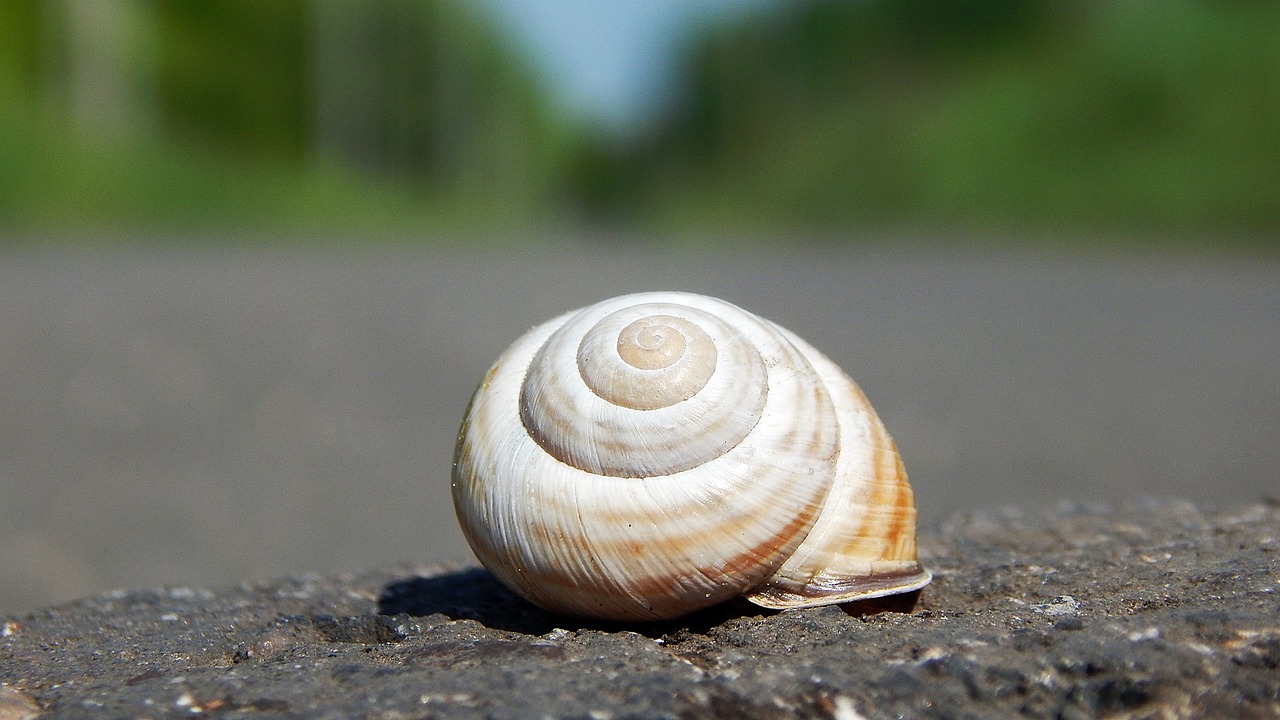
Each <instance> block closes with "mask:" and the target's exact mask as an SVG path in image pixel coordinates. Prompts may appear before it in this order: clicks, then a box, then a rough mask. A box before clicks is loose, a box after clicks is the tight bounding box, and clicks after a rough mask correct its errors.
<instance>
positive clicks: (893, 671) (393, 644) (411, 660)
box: [0, 502, 1280, 720]
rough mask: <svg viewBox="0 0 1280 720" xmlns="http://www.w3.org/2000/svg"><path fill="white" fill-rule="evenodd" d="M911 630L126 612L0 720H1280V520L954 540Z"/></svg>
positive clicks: (131, 596)
mask: <svg viewBox="0 0 1280 720" xmlns="http://www.w3.org/2000/svg"><path fill="white" fill-rule="evenodd" d="M922 549H923V555H924V558H925V561H926V563H927V564H928V565H929V566H930V567H931V568H932V569H933V571H934V572H935V574H936V579H935V581H934V583H933V584H932V585H930V586H929V587H928V588H926V589H925V591H924V592H923V594H922V595H921V596H920V598H919V601H918V603H916V605H915V607H914V608H911V607H909V603H903V602H898V603H896V605H895V604H886V605H882V606H880V607H870V606H862V607H857V608H839V607H827V608H818V609H810V610H802V611H792V612H784V613H769V612H765V611H762V610H759V609H752V608H750V607H747V606H738V605H728V606H722V607H719V608H714V609H712V610H709V611H706V612H703V613H700V614H697V615H694V616H690V617H687V618H684V619H681V620H677V621H672V622H667V623H662V624H652V625H631V626H610V625H599V624H584V623H581V622H578V621H575V620H571V619H567V618H561V617H556V616H553V615H549V614H547V613H544V612H542V611H540V610H537V609H535V608H533V607H531V606H529V605H527V604H525V603H523V602H522V601H520V600H518V599H516V598H514V597H513V596H512V595H510V594H509V593H508V592H506V591H505V590H503V589H502V588H501V587H499V586H498V585H497V584H496V583H495V582H494V581H493V580H492V578H491V577H490V576H489V575H488V574H487V573H485V572H484V571H483V570H479V569H476V568H465V567H463V568H456V569H448V568H425V567H420V568H411V567H404V568H391V569H387V570H381V571H376V572H370V573H367V574H362V575H356V576H345V577H322V576H314V577H301V578H293V579H287V580H280V581H276V582H270V583H265V584H260V585H253V586H243V587H240V588H237V589H229V590H220V591H209V590H195V589H188V588H170V589H163V590H147V591H134V592H119V593H115V594H111V595H105V596H100V597H94V598H90V599H86V600H82V601H78V602H73V603H70V604H66V605H61V606H58V607H53V608H49V609H45V610H41V611H37V612H33V613H27V614H24V615H20V616H13V617H9V618H5V619H4V620H2V621H0V622H2V623H3V624H2V625H0V628H3V629H2V630H0V635H2V636H3V637H0V683H3V685H0V688H3V690H0V718H6V720H7V718H11V717H14V718H17V717H30V716H32V714H33V713H34V712H35V708H39V709H40V715H39V717H41V718H80V717H83V718H116V717H118V718H126V717H129V718H133V717H151V718H163V717H175V718H176V717H182V718H190V717H206V716H207V717H219V718H250V717H252V718H267V717H281V718H339V717H386V718H392V717H413V718H424V717H462V718H470V717H476V718H480V717H484V718H526V717H564V718H632V717H670V718H703V717H758V718H775V717H777V718H781V717H819V718H839V719H840V720H852V719H854V718H879V717H953V718H965V717H973V718H980V717H1010V716H1027V717H1055V718H1088V717H1100V716H1103V717H1105V716H1116V717H1120V716H1123V717H1185V716H1199V715H1211V716H1213V715H1218V716H1221V715H1229V716H1231V717H1234V718H1242V719H1243V718H1263V717H1275V716H1277V715H1280V507H1277V506H1276V505H1274V504H1263V505H1251V506H1244V507H1236V508H1233V509H1229V510H1222V511H1213V512H1208V511H1202V510H1200V509H1198V508H1196V507H1195V506H1193V505H1190V504H1187V503H1179V502H1158V503H1157V502H1148V503H1145V504H1139V505H1129V506H1124V507H1119V508H1113V507H1107V506H1064V507H1062V508H1060V509H1059V511H1057V512H1055V513H1052V514H1044V515H1039V514H1036V515H1033V514H1025V513H1021V512H1018V511H1013V510H1008V511H1000V512H987V513H972V514H963V515H956V516H953V517H952V518H950V519H949V520H947V521H945V522H943V523H941V524H939V525H936V526H934V527H932V528H929V529H928V530H927V531H926V532H925V533H924V534H923V535H922Z"/></svg>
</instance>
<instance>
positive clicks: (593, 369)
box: [520, 303, 768, 477]
mask: <svg viewBox="0 0 1280 720" xmlns="http://www.w3.org/2000/svg"><path fill="white" fill-rule="evenodd" d="M611 308H612V305H608V306H606V307H603V308H599V307H598V306H597V308H589V309H588V310H586V311H583V312H581V313H579V314H578V315H577V316H575V317H573V318H572V319H570V320H569V321H568V322H566V323H565V324H564V325H562V326H561V327H560V328H559V329H558V330H556V331H555V332H554V333H552V335H551V336H550V337H549V338H548V339H547V341H546V343H545V344H544V345H543V346H542V347H541V348H540V349H539V350H538V352H537V354H536V355H535V356H534V357H533V359H532V360H531V361H530V364H529V371H528V374H527V376H526V377H525V380H524V383H523V385H522V387H521V394H520V418H521V421H522V422H523V423H524V426H525V428H526V429H527V430H528V432H529V435H530V437H532V438H533V439H534V440H535V441H536V442H537V443H538V445H540V446H541V447H542V448H543V449H545V450H546V451H547V452H548V453H550V454H551V455H552V456H554V457H555V458H557V459H559V460H561V461H562V462H564V463H566V464H568V465H572V466H573V467H576V468H578V469H580V470H585V471H587V472H590V473H594V474H597V475H609V476H614V477H649V476H654V475H670V474H671V473H675V472H680V471H682V470H688V469H690V468H693V467H697V466H699V465H702V464H703V463H705V462H707V461H708V460H710V459H712V458H714V457H716V456H718V455H721V454H723V453H724V452H725V451H726V450H727V449H729V448H732V447H734V446H735V445H737V444H738V443H739V442H741V440H742V438H744V437H746V435H747V434H748V433H749V432H751V430H752V428H754V427H755V425H756V424H757V423H758V422H759V419H760V415H761V411H762V410H763V407H764V403H765V401H766V399H767V395H768V384H767V382H766V372H765V366H764V360H763V358H761V356H760V351H759V350H758V348H757V347H756V346H755V345H753V344H752V343H751V342H750V341H749V339H748V336H747V335H745V334H743V333H742V332H739V331H737V330H735V329H734V328H733V327H731V326H729V325H728V324H727V323H726V322H725V321H724V320H723V319H721V318H720V317H718V316H717V315H715V314H712V313H710V312H707V311H705V310H699V309H697V308H693V307H688V306H680V305H673V304H671V303H640V304H636V305H631V306H626V307H623V308H621V309H617V310H613V311H612V312H608V311H609V310H610V309H611ZM604 312H608V314H607V315H603V317H602V316H601V313H604ZM574 367H576V368H577V373H573V372H566V369H568V368H574ZM725 398H733V399H734V402H732V403H728V402H724V399H725ZM690 427H697V428H698V433H696V434H693V433H690V432H689V430H690Z"/></svg>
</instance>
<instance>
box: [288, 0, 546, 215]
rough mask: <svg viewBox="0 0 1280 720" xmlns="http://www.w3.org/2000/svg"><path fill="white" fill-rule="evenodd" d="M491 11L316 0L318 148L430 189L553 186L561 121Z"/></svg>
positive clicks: (513, 194) (509, 190) (399, 0)
mask: <svg viewBox="0 0 1280 720" xmlns="http://www.w3.org/2000/svg"><path fill="white" fill-rule="evenodd" d="M483 20H484V19H483V18H481V17H477V16H474V15H471V14H469V13H468V12H464V10H463V8H461V7H459V6H458V5H456V4H455V3H450V2H438V1H423V0H372V1H371V2H365V3H359V4H355V3H347V2H344V1H343V0H315V1H314V17H313V19H312V27H313V33H312V36H313V38H314V45H315V47H314V55H313V57H314V63H313V66H312V80H313V87H314V92H315V103H314V111H313V117H314V125H315V137H316V142H315V146H316V150H317V152H318V154H319V156H320V157H321V158H322V159H325V160H329V161H334V162H338V163H342V164H347V165H354V166H357V167H361V168H364V169H366V170H368V171H370V172H374V173H377V174H380V175H386V176H390V177H393V178H397V179H399V180H401V181H405V182H408V183H410V184H412V185H416V186H420V187H427V188H433V189H443V190H466V191H474V192H486V193H494V194H496V195H498V196H501V197H504V198H508V199H522V198H525V197H526V196H529V195H530V194H531V193H532V194H535V195H545V194H546V191H545V188H546V187H547V186H548V184H549V183H550V182H551V180H552V175H553V174H554V173H555V172H556V170H555V169H554V167H553V166H554V165H555V164H556V163H557V162H558V160H559V158H558V157H557V153H558V152H561V151H560V150H558V144H560V141H559V140H557V137H556V133H557V130H556V127H555V122H554V120H553V118H552V117H551V114H550V112H549V111H548V109H547V107H546V104H545V101H544V100H543V98H542V97H541V95H542V93H541V88H540V87H538V85H537V84H536V81H535V79H534V78H533V77H532V76H531V75H530V74H529V73H527V72H526V71H525V69H524V67H523V65H522V63H520V62H519V60H518V58H516V57H515V56H514V55H513V54H512V53H511V52H510V51H509V50H508V49H507V48H506V47H505V46H504V44H503V42H502V39H501V38H500V37H498V36H497V35H496V34H495V33H494V32H493V30H492V28H491V26H490V25H489V24H488V23H486V22H484V21H483Z"/></svg>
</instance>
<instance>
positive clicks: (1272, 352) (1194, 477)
mask: <svg viewBox="0 0 1280 720" xmlns="http://www.w3.org/2000/svg"><path fill="white" fill-rule="evenodd" d="M648 289H681V290H689V291H694V292H701V293H707V294H711V295H716V296H720V297H723V298H725V299H727V300H729V301H731V302H735V303H737V304H739V305H742V306H743V307H745V308H747V309H749V310H751V311H753V312H756V313H758V314H761V315H763V316H765V317H768V318H770V319H772V320H774V321H776V322H778V323H780V324H782V325H785V326H787V327H789V328H791V329H792V330H794V331H796V332H797V333H799V334H800V335H801V336H802V337H804V338H806V339H808V340H809V341H810V342H812V343H813V344H814V345H815V346H817V347H818V348H819V349H821V350H823V351H824V352H826V353H827V354H829V355H830V356H831V357H832V358H833V359H835V360H836V361H837V362H838V363H839V364H840V365H841V366H843V367H844V368H845V369H846V370H847V371H849V373H850V374H851V375H853V377H854V378H855V379H856V380H858V382H859V383H860V384H861V385H862V387H863V389H864V390H865V391H866V393H867V394H868V396H869V397H870V398H871V400H872V402H873V403H874V404H875V406H876V407H877V409H878V410H879V412H880V415H881V417H882V418H883V419H884V421H885V423H886V425H887V426H888V428H889V430H890V432H891V433H892V434H893V435H894V437H895V439H896V440H897V441H898V445H899V447H900V449H901V451H902V453H903V457H904V459H905V462H906V466H907V470H908V472H909V473H910V475H911V478H912V483H913V485H914V487H915V489H916V494H917V499H918V504H919V506H920V509H921V517H922V520H923V521H924V522H925V523H933V524H936V523H940V522H941V520H942V519H943V518H945V517H946V516H948V515H949V514H951V513H953V512H955V511H958V510H970V509H977V508H991V507H998V506H1004V505H1016V506H1020V507H1024V508H1029V509H1038V508H1044V507H1047V506H1051V505H1053V504H1054V503H1056V502H1057V501H1060V500H1072V501H1080V502H1094V501H1098V502H1102V501H1116V500H1126V499H1131V498H1136V497H1142V496H1159V497H1177V498H1187V499H1190V500H1193V501H1195V502H1198V503H1202V504H1205V505H1208V506H1210V507H1212V506H1216V505H1223V504H1238V503H1246V502H1252V501H1257V500H1259V499H1261V498H1263V497H1266V496H1271V497H1274V496H1276V495H1280V472H1278V471H1277V468H1280V262H1277V261H1276V259H1275V258H1274V257H1258V256H1252V257H1232V256H1212V257H1200V256H1187V255H1179V256H1163V255H1158V254H1154V253H1147V254H1105V255H1097V254H1086V253H1072V252H1040V253H1030V252H1019V251H1013V250H997V249H988V250H981V251H964V252H961V251H949V250H944V249H939V248H938V246H936V245H935V246H921V247H915V248H910V247H908V248H895V249H887V248H858V249H848V250H834V249H831V248H825V249H811V250H797V249H778V250H773V251H766V250H750V251H746V250H742V251H734V250H723V249H721V250H716V251H707V252H695V251H687V250H671V249H664V248H638V247H635V246H627V245H618V246H609V245H607V244H606V245H591V244H581V245H574V244H565V245H557V246H555V247H552V248H548V247H545V246H543V247H539V248H538V249H529V250H519V251H488V252H465V251H462V250H457V249H453V250H408V249H387V248H383V249H379V250H372V251H340V250H325V251H316V250H314V249H312V250H306V249H276V250H250V249H232V248H223V249H217V250H202V251H186V250H175V249H170V250H142V249H133V250H107V249H93V248H84V247H81V248H75V249H19V250H14V249H10V250H7V251H4V253H3V254H2V255H0V406H2V407H3V412H0V548H2V551H0V613H6V614H12V613H16V612H20V611H24V610H28V609H32V608H35V607H38V606H42V605H46V604H49V603H53V602H60V601H64V600H69V599H72V598H75V597H79V596H83V595H87V594H90V593H95V592H100V591H104V590H108V589H112V588H118V587H152V586H160V585H195V586H200V587H217V586H223V585H232V584H236V583H240V582H242V581H248V580H253V579H259V578H267V577H272V576H277V575H289V574H298V573H303V572H308V571H319V572H337V571H349V570H358V569H362V568H370V567H383V566H387V565H389V564H391V563H394V562H397V561H402V560H403V561H422V562H434V561H440V560H449V559H464V560H465V559H469V557H470V556H469V553H468V551H467V549H466V545H465V543H464V542H463V540H462V538H461V535H460V534H459V532H458V530H457V528H456V524H455V521H454V518H453V510H452V507H451V504H450V501H449V494H448V474H449V463H450V457H451V453H452V445H453V438H454V435H455V433H456V430H457V423H458V421H459V419H460V417H461V415H462V411H463V408H464V406H465V404H466V401H467V397H468V396H469V394H470V392H471V390H472V387H473V386H474V384H475V383H476V382H477V381H478V380H479V378H480V376H481V375H482V374H483V372H484V370H485V369H486V368H487V366H488V365H489V364H490V363H491V362H492V361H493V360H494V359H495V358H496V356H497V355H498V353H499V352H500V351H501V350H502V349H503V348H504V347H505V346H506V345H507V344H508V343H509V342H511V341H512V340H514V339H515V338H516V337H517V336H518V335H519V334H520V333H521V332H523V331H524V330H525V329H527V328H528V327H530V326H532V325H534V324H536V323H538V322H541V321H543V320H545V319H548V318H550V317H551V316H553V315H555V314H557V313H560V312H563V311H565V310H568V309H571V308H574V307H579V306H582V305H586V304H589V303H591V302H594V301H596V300H599V299H603V298H605V297H608V296H611V295H615V294H621V293H624V292H632V291H639V290H648Z"/></svg>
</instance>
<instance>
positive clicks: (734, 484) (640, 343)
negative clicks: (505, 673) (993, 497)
mask: <svg viewBox="0 0 1280 720" xmlns="http://www.w3.org/2000/svg"><path fill="white" fill-rule="evenodd" d="M453 493H454V502H455V506H456V509H457V512H458V517H459V520H460V522H461V525H462V528H463V532H464V534H465V535H466V536H467V539H468V541H469V542H470V543H471V545H472V548H473V549H474V550H475V552H476V556H477V557H478V558H479V559H480V561H481V562H482V563H483V564H484V565H485V566H486V567H487V568H488V569H489V570H490V571H491V572H493V573H494V574H495V575H496V576H497V577H498V578H499V580H501V581H502V582H504V583H505V584H506V585H508V586H509V587H511V588H513V589H514V590H516V591H517V592H519V593H520V594H521V595H523V596H525V597H526V598H527V599H529V600H531V601H532V602H534V603H535V604H538V605H541V606H543V607H546V608H548V609H552V610H556V611H559V612H563V613H567V614H573V615H585V616H595V617H604V618H612V619H656V618H662V617H673V616H676V615H680V614H683V613H685V612H689V611H691V610H694V609H697V608H698V607H704V606H708V605H711V604H714V603H716V602H720V601H723V600H727V599H729V598H731V597H735V596H738V595H746V596H747V597H748V598H749V599H751V600H753V601H754V602H757V603H759V604H762V605H766V606H769V607H790V606H798V605H812V604H822V603H824V602H830V601H831V600H826V599H825V598H828V597H846V598H852V597H871V596H875V595H877V594H889V593H892V592H904V591H905V590H906V589H914V588H917V587H920V586H922V585H923V584H924V583H927V582H928V574H927V573H926V572H924V571H922V570H920V568H919V566H918V565H917V564H916V562H915V509H914V504H913V503H912V499H911V491H910V488H909V487H908V486H907V484H906V476H905V473H903V472H902V470H901V463H900V461H898V458H897V452H896V449H894V448H893V444H892V441H891V440H890V439H889V438H888V435H887V433H885V432H884V429H883V427H882V426H881V425H880V423H879V420H878V419H877V418H876V417H875V413H874V412H873V411H872V410H871V409H870V405H869V404H866V399H865V397H862V395H861V392H860V391H859V390H858V389H857V386H856V385H854V384H853V383H852V381H851V380H849V379H848V378H847V376H845V375H844V374H843V372H842V371H841V370H840V369H839V368H838V367H836V366H835V365H834V364H832V363H831V361H830V360H827V359H826V358H825V357H824V356H822V355H821V353H818V352H817V351H816V350H814V349H813V348H812V347H810V346H809V345H808V344H806V343H805V342H804V341H803V340H800V339H799V338H797V337H796V336H794V335H792V334H791V333H789V332H788V331H786V330H784V329H782V328H780V327H778V326H776V325H774V324H772V323H770V322H768V321H767V320H764V319H762V318H760V317H758V316H756V315H753V314H751V313H749V312H747V311H745V310H742V309H740V308H738V307H736V306H734V305H731V304H729V303H726V302H724V301H721V300H716V299H714V298H708V297H704V296H699V295H691V294H686V293H643V294H639V295H633V296H624V297H621V298H614V299H612V300H607V301H605V302H602V303H598V304H596V305H592V306H590V307H587V308H583V309H581V310H579V311H575V312H573V313H568V314H566V315H563V316H561V317H559V318H556V319H554V320H552V321H550V322H548V323H545V324H543V325H540V326H538V327H536V328H534V329H533V330H531V331H529V332H528V333H526V334H525V335H524V336H523V337H522V338H520V339H519V340H517V341H516V342H515V343H514V344H513V345H512V346H511V347H510V348H508V350H507V351H506V352H505V353H504V354H503V356H502V357H500V358H499V359H498V361H497V362H496V363H495V364H494V366H493V367H492V368H491V369H490V371H489V373H488V374H487V375H486V377H485V379H484V381H483V382H482V383H481V384H480V387H479V388H478V389H477V391H476V394H475V395H474V396H473V398H472V403H471V406H470V407H469V409H468V412H467V417H466V418H465V419H464V421H463V427H462V431H461V432H460V434H459V442H458V448H457V453H456V456H455V463H454V480H453ZM833 501H834V502H836V503H838V504H839V507H833V506H832V502H833ZM850 514H852V515H853V517H852V518H851V519H850V518H846V517H845V516H846V515H850ZM815 563H816V564H815ZM833 565H834V567H833ZM850 568H851V569H850ZM904 578H905V579H904ZM908 586H910V587H908Z"/></svg>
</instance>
